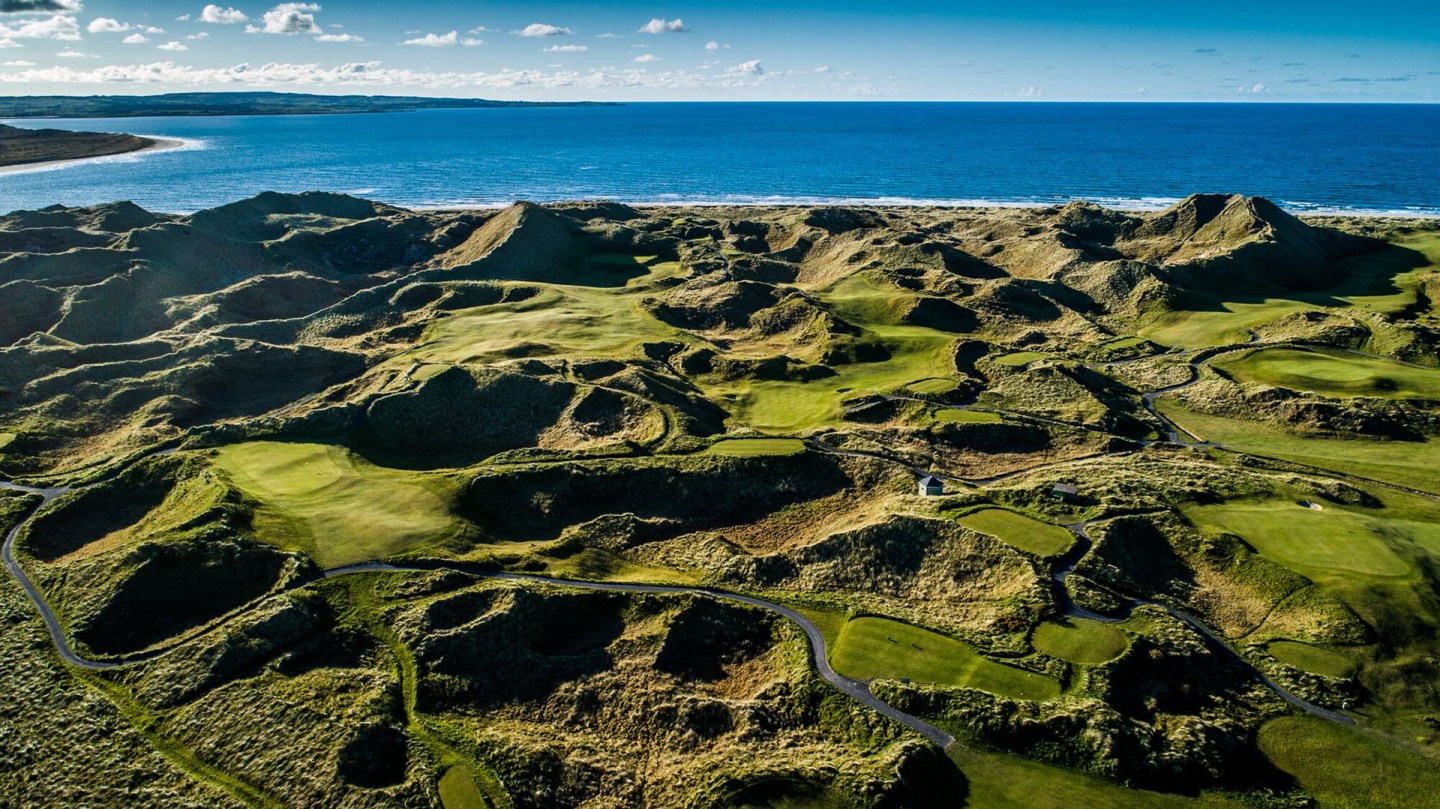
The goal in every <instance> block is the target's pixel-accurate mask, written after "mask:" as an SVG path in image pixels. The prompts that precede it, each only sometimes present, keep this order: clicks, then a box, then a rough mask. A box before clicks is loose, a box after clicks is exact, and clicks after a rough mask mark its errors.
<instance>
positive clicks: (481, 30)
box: [466, 25, 500, 34]
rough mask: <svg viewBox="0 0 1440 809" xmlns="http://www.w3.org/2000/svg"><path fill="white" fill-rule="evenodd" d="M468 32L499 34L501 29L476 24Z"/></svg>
mask: <svg viewBox="0 0 1440 809" xmlns="http://www.w3.org/2000/svg"><path fill="white" fill-rule="evenodd" d="M466 33H470V34H498V33H500V31H499V29H496V28H490V27H489V26H485V25H477V26H475V27H474V28H471V29H470V30H469V31H468V32H466Z"/></svg>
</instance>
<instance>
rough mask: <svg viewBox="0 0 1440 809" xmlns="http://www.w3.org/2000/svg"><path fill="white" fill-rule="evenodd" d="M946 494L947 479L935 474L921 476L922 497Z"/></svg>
mask: <svg viewBox="0 0 1440 809" xmlns="http://www.w3.org/2000/svg"><path fill="white" fill-rule="evenodd" d="M943 494H945V481H943V480H941V479H940V478H937V477H935V476H934V475H926V476H925V477H923V478H920V496H921V497H940V496H941V495H943Z"/></svg>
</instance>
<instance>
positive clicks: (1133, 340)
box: [1099, 337, 1146, 351]
mask: <svg viewBox="0 0 1440 809" xmlns="http://www.w3.org/2000/svg"><path fill="white" fill-rule="evenodd" d="M1145 342H1146V341H1145V338H1144V337H1116V338H1115V339H1114V340H1106V341H1105V342H1103V343H1101V344H1100V345H1099V349H1100V350H1101V351H1122V350H1124V349H1127V348H1136V347H1138V346H1142V345H1145Z"/></svg>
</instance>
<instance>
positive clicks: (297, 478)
mask: <svg viewBox="0 0 1440 809" xmlns="http://www.w3.org/2000/svg"><path fill="white" fill-rule="evenodd" d="M215 463H216V466H218V467H219V468H220V469H221V470H222V471H224V473H225V474H226V475H228V476H229V478H230V479H231V480H232V481H233V482H234V483H235V485H236V486H238V487H239V488H240V489H241V490H242V491H244V492H245V493H246V494H247V495H249V496H250V497H253V498H255V500H257V501H258V502H259V503H260V506H261V507H260V509H259V511H258V513H257V514H256V519H255V527H256V530H257V533H258V534H259V536H260V538H261V539H264V540H266V541H269V542H273V543H275V544H277V545H280V546H282V547H290V548H296V549H298V550H301V551H303V552H305V553H307V554H309V555H310V556H311V557H312V558H313V559H314V560H315V561H316V562H317V563H318V564H320V565H321V566H323V567H335V566H338V565H345V564H351V563H354V562H362V561H367V560H370V559H379V558H382V557H385V556H389V555H391V554H394V553H397V552H399V551H402V550H405V549H407V548H410V547H414V546H415V545H420V544H423V543H426V542H431V541H435V540H441V539H444V538H446V537H449V536H450V535H452V534H454V533H455V531H456V530H458V528H459V525H460V524H459V521H458V520H457V519H456V518H455V516H454V515H453V514H451V513H450V510H449V508H448V507H447V506H446V501H447V499H448V494H449V490H450V488H451V487H452V486H453V484H452V483H451V482H450V481H448V480H446V479H444V478H441V477H436V476H427V475H420V474H416V473H413V472H397V471H393V470H390V469H384V468H382V467H378V466H375V465H374V464H371V463H369V462H367V461H365V460H364V459H362V458H360V457H358V456H356V455H355V454H353V453H351V452H350V451H349V450H346V449H344V448H342V447H334V446H328V445H323V444H283V443H277V442H270V441H258V442H251V443H247V444H236V445H234V446H229V447H224V448H222V449H221V450H219V451H218V452H217V453H216V456H215Z"/></svg>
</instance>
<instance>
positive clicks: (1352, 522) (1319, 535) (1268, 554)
mask: <svg viewBox="0 0 1440 809" xmlns="http://www.w3.org/2000/svg"><path fill="white" fill-rule="evenodd" d="M1185 514H1186V516H1188V517H1189V518H1190V519H1191V520H1192V521H1194V523H1195V524H1196V525H1198V526H1199V527H1200V528H1202V529H1204V530H1208V531H1212V532H1220V531H1226V532H1229V533H1232V534H1238V535H1240V536H1241V537H1243V538H1244V539H1245V541H1247V542H1249V543H1250V544H1251V545H1253V546H1254V547H1255V550H1257V551H1259V552H1260V555H1262V556H1264V557H1265V558H1267V559H1269V560H1271V561H1273V562H1277V563H1279V564H1281V565H1284V566H1285V567H1288V568H1290V569H1291V570H1294V571H1295V572H1297V573H1301V574H1304V575H1306V576H1309V577H1311V578H1315V579H1325V580H1331V581H1334V580H1337V579H1344V578H1348V577H1351V576H1356V575H1359V576H1367V577H1371V578H1399V577H1404V576H1409V575H1410V574H1411V573H1412V572H1413V571H1412V569H1411V567H1410V565H1408V564H1406V563H1405V561H1404V560H1403V559H1401V558H1400V557H1399V556H1397V555H1396V554H1395V552H1394V551H1393V550H1391V549H1390V546H1389V545H1387V544H1386V542H1385V540H1384V539H1383V538H1382V537H1384V536H1386V535H1387V534H1389V533H1392V532H1400V533H1418V534H1422V535H1428V534H1433V533H1435V532H1440V526H1435V525H1430V524H1426V523H1419V522H1416V523H1413V524H1411V522H1410V521H1408V520H1392V519H1385V518H1383V517H1381V516H1371V515H1369V514H1358V513H1353V512H1348V511H1343V510H1341V509H1340V508H1338V507H1334V506H1331V505H1329V504H1326V506H1325V507H1324V509H1323V510H1321V511H1315V510H1313V509H1309V508H1304V507H1302V506H1300V505H1298V504H1297V503H1295V502H1294V501H1292V500H1262V501H1237V502H1229V503H1221V504H1219V505H1205V506H1190V507H1187V508H1186V509H1185Z"/></svg>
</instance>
